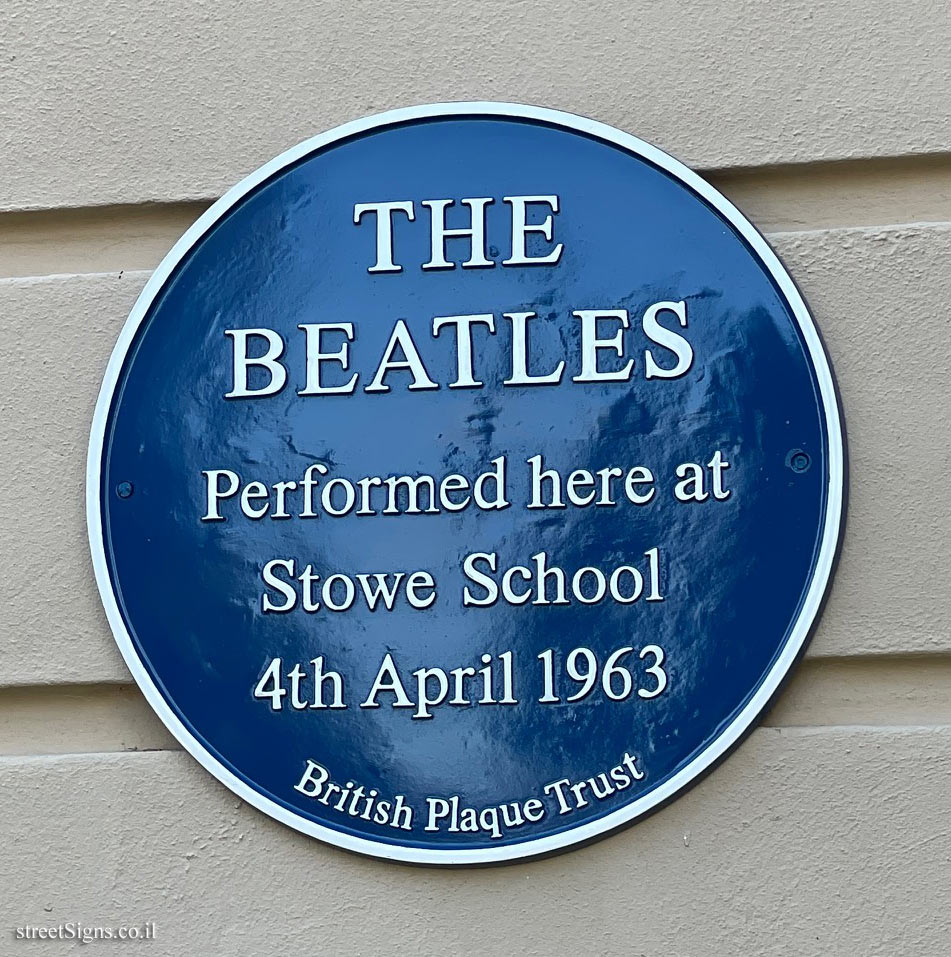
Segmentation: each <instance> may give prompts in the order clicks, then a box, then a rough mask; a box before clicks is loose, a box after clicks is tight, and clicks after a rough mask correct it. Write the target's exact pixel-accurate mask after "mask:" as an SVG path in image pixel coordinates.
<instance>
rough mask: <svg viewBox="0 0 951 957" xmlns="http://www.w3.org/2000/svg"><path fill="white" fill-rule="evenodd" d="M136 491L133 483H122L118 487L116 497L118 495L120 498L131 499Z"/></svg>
mask: <svg viewBox="0 0 951 957" xmlns="http://www.w3.org/2000/svg"><path fill="white" fill-rule="evenodd" d="M134 491H135V488H134V487H133V485H132V483H131V482H120V483H119V484H118V485H117V486H116V495H118V496H119V498H130V497H131V495H132V493H133V492H134Z"/></svg>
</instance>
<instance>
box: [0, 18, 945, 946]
mask: <svg viewBox="0 0 951 957" xmlns="http://www.w3.org/2000/svg"><path fill="white" fill-rule="evenodd" d="M949 50H951V16H949V14H948V11H947V8H946V6H945V4H943V3H941V2H937V0H936V2H926V0H911V2H906V3H902V4H900V5H898V4H895V3H894V2H886V0H871V2H866V3H861V4H860V3H857V2H855V0H851V2H844V0H831V2H825V3H807V2H803V0H787V2H784V3H781V4H778V3H776V4H764V3H758V2H755V0H725V2H724V0H720V2H712V0H711V2H706V0H704V2H700V3H692V4H683V3H674V2H667V0H661V2H647V0H636V2H630V3H628V2H619V0H614V2H601V0H590V2H587V3H570V2H560V0H559V2H548V3H540V2H533V3H521V2H512V0H508V2H502V0H486V2H483V3H481V4H478V5H475V6H473V5H471V4H462V3H459V2H457V0H448V2H440V3H435V2H415V3H396V2H393V0H381V2H374V3H364V2H356V0H355V2H352V3H329V2H325V0H316V2H310V3H303V2H291V0H272V2H270V3H267V4H258V3H251V2H248V0H244V2H241V3H237V2H219V3H210V2H202V0H189V2H184V0H163V2H153V0H139V2H131V0H101V2H98V3H79V2H77V0H68V2H65V0H63V2H46V3H36V2H33V0H0V330H2V336H0V372H2V374H0V490H2V493H3V494H2V499H0V502H2V505H0V507H2V520H0V589H2V594H3V600H2V602H0V608H2V613H0V954H7V953H11V954H15V953H50V954H59V953H69V952H71V951H72V949H73V948H77V949H78V948H79V945H76V944H73V943H67V942H61V941H54V942H43V941H18V940H16V939H15V928H17V927H22V926H31V925H32V926H56V925H57V924H59V923H62V922H65V921H81V922H82V923H84V924H86V925H97V924H99V925H109V926H118V925H121V924H127V925H141V924H143V923H145V922H146V921H154V922H155V925H156V934H157V936H156V939H155V940H154V941H150V942H147V943H146V942H140V943H130V944H127V945H126V944H117V943H98V944H90V945H89V947H91V948H93V950H92V951H90V952H95V950H96V948H106V949H107V950H108V952H109V953H141V954H165V953H168V954H197V955H209V957H210V955H217V954H229V955H230V954H248V955H257V954H262V955H263V954H274V953H286V954H297V953H301V954H304V953H308V954H311V953H322V954H350V953H353V954H386V953H392V952H399V953H400V954H404V955H415V954H424V953H449V954H452V953H468V954H509V953H519V954H525V955H531V954H554V953H580V954H618V955H635V954H646V955H661V954H663V955H676V957H692V955H704V957H710V955H728V954H738V955H743V957H751V955H761V954H762V955H780V954H783V955H784V954H795V955H800V954H835V955H838V954H842V955H877V954H882V955H889V957H895V955H929V957H930V955H940V954H944V953H948V952H951V943H949V940H951V906H949V904H951V833H949V830H951V829H949V826H948V823H947V822H948V819H949V816H951V584H949V582H951V545H949V542H951V493H949V477H948V476H949V465H948V462H949V458H951V456H949V452H951V437H949V433H951V374H949V364H951V328H949V320H948V310H949V306H948V304H949V302H951V109H949V103H951V56H949V53H948V51H949ZM451 99H500V100H515V101H525V102H530V103H535V104H539V105H544V106H551V107H556V108H560V109H567V110H571V111H575V112H580V113H585V114H587V115H590V116H592V117H594V118H595V119H598V120H602V121H606V122H608V123H612V124H614V125H616V126H618V127H620V128H622V129H624V130H627V131H630V132H632V133H635V134H636V135H638V136H641V137H642V138H644V139H647V140H649V141H651V142H653V143H656V144H657V145H658V146H660V147H662V148H664V149H666V150H668V151H669V152H671V153H673V154H674V155H675V156H677V157H678V158H680V159H682V160H684V161H685V162H687V163H688V164H689V165H691V166H693V167H694V168H696V169H698V170H699V171H701V172H702V173H703V174H704V175H706V176H708V178H709V179H710V180H711V181H712V182H713V183H714V184H715V185H717V186H718V187H719V188H720V189H722V190H723V191H724V192H725V193H726V194H727V195H728V196H729V197H730V198H731V199H733V200H734V201H735V202H736V203H737V204H738V205H739V206H740V208H741V209H743V210H744V211H746V212H747V214H748V215H749V216H750V218H751V219H752V220H753V222H754V223H756V224H757V225H758V226H759V227H760V228H761V229H763V230H764V231H765V232H766V233H767V235H768V236H769V238H770V240H771V241H772V242H773V244H774V245H775V247H776V248H777V250H778V251H779V253H780V254H781V256H782V257H783V258H784V260H785V261H786V263H787V264H788V266H789V267H790V269H791V271H792V273H793V275H794V276H795V278H796V279H797V281H798V282H799V284H800V286H801V287H802V289H803V291H804V293H805V295H806V298H807V300H808V301H809V303H810V305H811V307H812V310H813V312H814V314H815V316H816V319H817V321H818V323H819V325H820V328H821V330H822V332H823V335H824V337H825V339H826V342H827V346H828V349H829V352H830V354H831V357H832V360H833V363H834V366H835V369H836V373H837V376H838V381H839V386H840V388H841V392H842V401H843V405H844V410H845V416H846V422H847V426H848V433H849V443H850V456H851V488H850V509H849V517H848V528H847V534H846V538H845V542H844V547H843V552H842V558H841V563H840V567H839V571H838V574H837V576H836V579H835V583H834V587H833V590H832V595H831V598H830V601H829V604H828V607H827V609H826V611H825V613H824V616H823V618H822V621H821V624H820V626H819V629H818V631H817V634H816V636H815V639H814V641H813V644H812V647H811V649H810V651H809V654H808V656H807V659H806V661H805V662H804V663H803V665H802V666H801V667H800V668H799V669H798V671H797V673H796V675H795V677H794V678H793V680H792V682H791V684H790V685H789V686H788V688H787V689H786V691H785V692H784V693H783V695H782V697H781V698H780V699H779V701H778V703H777V705H776V706H775V707H774V708H773V710H772V712H771V713H770V714H769V715H767V716H766V718H765V720H764V722H763V726H762V727H761V728H760V729H759V730H757V731H756V732H754V733H753V735H752V736H751V737H750V738H749V739H748V740H747V741H746V742H745V743H744V744H743V745H742V746H741V747H740V749H739V750H738V751H737V752H736V753H735V754H734V755H733V756H732V757H731V758H729V759H728V760H727V762H726V763H725V764H723V765H722V766H721V767H720V768H719V769H717V770H716V771H715V772H714V773H713V774H712V775H710V776H709V777H708V778H706V779H705V780H704V781H703V782H702V783H700V784H699V785H698V786H697V787H696V788H694V789H693V790H691V791H690V792H689V793H688V794H687V795H686V796H684V797H682V798H681V799H680V800H678V801H676V802H675V803H674V804H672V805H671V806H669V807H668V808H666V809H665V810H663V811H661V812H660V813H658V814H656V815H654V816H653V817H651V818H650V819H648V820H646V821H644V822H642V823H640V824H638V825H636V826H635V827H633V828H630V829H628V830H626V831H624V832H622V833H620V834H617V835H615V836H613V837H610V838H608V839H606V840H604V841H602V842H600V843H597V844H595V845H592V846H590V847H587V848H582V849H580V850H575V851H572V852H570V853H568V854H566V855H563V856H560V857H557V858H553V859H549V860H546V861H541V862H533V863H527V864H519V865H512V866H507V867H503V868H492V869H484V870H470V871H433V870H426V869H420V868H408V867H402V866H396V865H387V864H384V863H380V862H376V861H370V860H365V859H361V858H357V857H354V856H352V855H348V854H346V853H344V852H341V851H338V850H334V849H332V848H329V847H325V846H323V845H321V844H318V843H317V842H315V841H313V840H311V839H308V838H305V837H302V836H300V835H297V834H295V833H293V832H291V831H290V830H288V829H286V828H284V827H282V826H281V825H279V824H277V823H275V822H273V821H271V820H270V819H268V818H265V817H264V816H262V815H261V814H259V813H257V812H256V811H253V810H251V809H250V808H249V807H247V806H245V805H243V804H242V803H241V802H240V801H239V800H238V799H237V798H235V797H234V796H233V795H231V794H230V793H229V792H228V791H226V790H225V789H224V788H223V787H222V786H221V785H219V784H218V783H217V782H216V781H215V780H214V779H213V778H211V777H210V776H209V775H208V774H207V773H206V772H204V771H203V770H201V769H200V768H199V767H198V766H197V764H196V763H195V762H194V761H193V760H192V759H191V758H190V757H188V756H187V755H185V754H184V753H182V751H181V750H179V749H178V748H177V746H176V745H175V743H174V742H173V741H172V740H171V738H170V737H169V735H168V734H167V733H166V732H165V731H164V729H163V728H162V727H161V725H160V724H159V723H158V721H157V719H155V718H154V717H153V716H152V714H151V712H150V711H149V709H148V708H147V706H146V705H145V703H144V701H143V699H142V697H141V695H140V694H139V693H138V691H137V690H136V689H135V687H134V686H133V685H131V680H130V678H129V675H128V673H127V671H126V669H125V667H124V665H123V664H122V661H121V659H120V657H119V655H118V652H117V651H116V649H115V647H114V644H113V641H112V638H111V635H110V633H109V630H108V627H107V625H106V622H105V618H104V615H103V613H102V611H101V608H100V605H99V600H98V596H97V594H96V590H95V585H94V582H93V577H92V571H91V568H90V563H89V558H88V551H87V546H86V541H85V519H84V509H83V495H84V488H83V481H84V465H85V452H86V441H87V436H88V429H89V423H90V419H91V415H92V409H93V405H94V403H95V397H96V392H97V389H98V385H99V382H100V380H101V377H102V373H103V371H104V368H105V364H106V361H107V358H108V355H109V352H110V350H111V348H112V345H113V343H114V341H115V339H116V336H117V334H118V331H119V329H120V327H121V325H122V323H123V321H124V319H125V317H126V315H127V313H128V311H129V309H130V307H131V305H132V303H133V301H134V299H135V297H136V295H137V293H138V292H139V290H140V289H141V287H142V285H143V283H144V281H145V279H146V278H147V276H148V272H149V270H150V269H151V268H153V267H154V266H155V265H156V264H157V263H158V261H159V260H160V259H161V257H162V255H163V254H164V253H165V252H166V251H167V250H168V248H169V247H170V246H171V244H172V242H173V241H174V240H175V239H176V238H177V236H178V235H179V234H180V233H181V232H183V231H184V229H185V228H186V227H187V226H188V224H189V223H190V222H191V221H192V220H193V219H194V218H195V217H196V216H197V215H198V214H199V213H200V211H201V210H202V209H203V208H204V207H205V206H206V205H207V204H208V203H209V202H210V201H211V200H213V199H214V198H216V197H217V196H218V195H220V194H221V193H222V192H223V191H224V190H225V189H226V188H227V187H228V186H230V185H232V184H233V183H234V182H236V181H238V180H239V179H240V178H241V177H242V176H244V175H245V174H246V173H247V172H249V171H250V170H252V169H253V168H255V167H256V166H258V165H260V164H261V163H263V162H265V161H266V160H268V159H270V158H271V157H272V156H274V155H276V154H277V153H278V152H280V151H281V150H283V149H284V148H286V147H288V146H290V145H293V144H294V143H295V142H297V141H299V140H301V139H304V138H306V137H307V136H310V135H312V134H314V133H316V132H319V131H321V130H324V129H327V128H329V127H331V126H333V125H335V124H337V123H340V122H343V121H345V120H348V119H353V118H356V117H358V116H362V115H365V114H368V113H371V112H375V111H379V110H384V109H389V108H393V107H397V106H403V105H409V104H413V103H419V102H426V101H435V100H438V101H442V100H451Z"/></svg>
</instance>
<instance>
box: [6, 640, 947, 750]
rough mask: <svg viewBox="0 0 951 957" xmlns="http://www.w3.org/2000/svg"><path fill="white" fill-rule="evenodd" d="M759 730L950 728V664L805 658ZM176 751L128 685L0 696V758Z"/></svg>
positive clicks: (10, 690) (19, 691)
mask: <svg viewBox="0 0 951 957" xmlns="http://www.w3.org/2000/svg"><path fill="white" fill-rule="evenodd" d="M761 724H762V725H763V726H764V727H767V728H831V727H859V726H861V727H873V728H874V727H883V728H884V727H936V726H948V725H951V659H948V658H945V657H915V658H898V657H896V658H858V659H851V658H829V659H817V660H807V661H805V662H803V663H802V664H800V666H799V667H798V669H797V670H796V672H795V674H794V676H793V678H792V680H791V681H790V683H789V685H788V686H787V687H786V688H785V689H784V690H783V692H782V693H781V695H780V696H779V698H778V700H777V701H776V703H775V704H774V705H773V707H772V708H771V710H770V711H769V712H768V713H767V714H766V715H765V716H764V718H763V720H762V722H761ZM178 747H179V745H178V743H177V742H176V741H175V740H174V739H173V738H172V736H171V735H170V734H169V733H168V731H166V729H165V728H164V726H163V725H162V724H161V722H160V721H159V719H158V718H157V717H156V716H155V715H154V714H153V712H152V710H151V708H150V707H149V705H148V704H147V703H146V701H145V698H144V697H143V696H142V694H141V693H140V692H139V690H138V688H136V687H135V686H134V685H108V684H100V685H71V686H60V687H20V688H7V689H3V690H0V756H26V755H46V754H89V753H114V752H123V751H154V750H168V749H177V748H178Z"/></svg>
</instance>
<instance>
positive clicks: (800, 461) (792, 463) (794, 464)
mask: <svg viewBox="0 0 951 957" xmlns="http://www.w3.org/2000/svg"><path fill="white" fill-rule="evenodd" d="M810 465H812V459H811V458H809V455H808V453H807V452H803V450H802V449H793V450H792V451H791V452H790V453H789V455H787V456H786V466H787V467H788V468H791V469H792V470H793V471H794V472H796V473H797V474H799V475H801V474H802V473H803V472H808V471H809V466H810Z"/></svg>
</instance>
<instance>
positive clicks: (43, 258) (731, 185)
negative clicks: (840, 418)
mask: <svg viewBox="0 0 951 957" xmlns="http://www.w3.org/2000/svg"><path fill="white" fill-rule="evenodd" d="M705 175H706V178H707V179H708V180H710V182H712V183H713V184H714V185H715V186H716V187H717V188H718V189H720V190H721V191H722V192H723V193H725V194H726V195H727V196H728V197H729V198H730V199H731V200H732V201H733V202H734V203H736V205H737V206H739V207H740V209H741V210H743V212H744V213H745V214H746V215H747V216H748V217H749V218H750V219H751V220H752V221H753V223H755V224H756V226H758V227H759V229H760V230H761V231H763V232H767V233H770V232H795V231H801V230H813V229H832V228H843V227H855V226H886V225H894V224H904V223H916V222H951V156H938V157H935V156H922V157H911V158H902V159H891V160H863V161H856V162H840V163H817V164H802V165H794V166H782V167H766V168H752V169H731V170H720V171H712V172H709V173H707V174H705ZM209 203H210V200H209V201H208V202H194V203H175V204H150V205H139V206H105V207H88V208H82V209H68V210H67V209H63V210H47V211H39V212H23V213H20V212H18V213H4V214H0V278H10V277H13V276H48V275H59V274H66V273H96V272H119V271H121V270H127V269H129V270H132V269H153V268H154V267H155V266H157V265H158V263H159V262H160V260H161V259H162V257H163V256H164V255H165V253H167V252H168V250H169V249H170V248H171V247H172V245H173V244H174V243H175V241H176V240H177V239H178V237H179V236H181V234H182V233H183V232H184V231H185V230H186V229H187V228H188V226H189V225H190V224H191V223H193V222H194V221H195V220H196V219H197V218H198V216H200V215H201V213H202V212H204V210H205V209H207V207H208V205H209Z"/></svg>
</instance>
